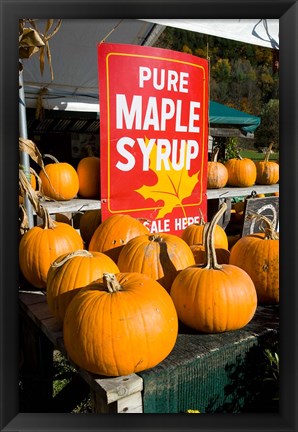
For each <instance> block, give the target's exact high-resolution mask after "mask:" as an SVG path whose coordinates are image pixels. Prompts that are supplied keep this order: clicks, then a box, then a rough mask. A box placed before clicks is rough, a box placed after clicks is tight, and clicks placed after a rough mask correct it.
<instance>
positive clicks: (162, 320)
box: [63, 273, 178, 376]
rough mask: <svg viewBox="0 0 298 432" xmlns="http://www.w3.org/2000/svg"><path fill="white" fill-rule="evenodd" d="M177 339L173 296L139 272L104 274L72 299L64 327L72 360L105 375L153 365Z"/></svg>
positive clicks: (86, 368) (66, 345)
mask: <svg viewBox="0 0 298 432" xmlns="http://www.w3.org/2000/svg"><path fill="white" fill-rule="evenodd" d="M177 335H178V319H177V313H176V310H175V307H174V304H173V302H172V300H171V297H170V296H169V294H168V293H167V292H166V290H165V289H164V288H163V287H162V286H161V285H160V284H159V283H158V282H156V281H155V280H153V279H151V278H149V277H148V276H146V275H144V274H141V273H118V274H116V275H114V274H104V276H103V278H100V279H99V280H97V281H95V282H93V283H92V284H90V285H89V286H87V287H86V288H83V289H82V290H81V291H80V292H79V293H78V294H77V295H76V296H75V297H74V299H73V300H72V302H71V303H70V305H69V306H68V308H67V311H66V314H65V318H64V324H63V338H64V344H65V348H66V350H67V353H68V355H69V357H70V358H71V359H72V361H73V362H74V363H75V364H76V365H77V366H79V367H81V368H83V369H85V370H87V371H89V372H92V373H94V374H99V375H106V376H125V375H129V374H132V373H137V372H140V371H143V370H146V369H149V368H152V367H154V366H156V365H157V364H158V363H160V362H161V361H162V360H164V359H165V358H166V357H167V356H168V355H169V353H170V352H171V351H172V349H173V347H174V345H175V342H176V339H177Z"/></svg>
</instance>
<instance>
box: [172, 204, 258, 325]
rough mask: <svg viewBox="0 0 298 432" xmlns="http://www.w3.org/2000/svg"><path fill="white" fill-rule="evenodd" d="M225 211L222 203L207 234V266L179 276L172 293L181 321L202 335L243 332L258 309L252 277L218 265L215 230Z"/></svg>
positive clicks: (192, 269)
mask: <svg viewBox="0 0 298 432" xmlns="http://www.w3.org/2000/svg"><path fill="white" fill-rule="evenodd" d="M226 208H227V205H226V203H223V204H222V206H221V208H220V209H219V211H218V212H217V213H216V215H215V216H214V217H213V218H212V220H211V222H210V223H209V224H208V227H207V229H206V230H205V238H204V243H205V245H206V255H207V260H206V263H205V264H204V265H195V266H190V267H188V268H186V269H184V270H182V271H181V272H179V274H178V275H177V276H176V278H175V279H174V282H173V284H172V287H171V291H170V295H171V297H172V299H173V302H174V304H175V307H176V310H177V313H178V318H179V319H180V320H181V321H182V322H183V323H184V324H186V325H187V326H189V327H191V328H194V329H196V330H198V331H200V332H203V333H220V332H225V331H230V330H236V329H240V328H242V327H244V326H245V325H246V324H248V322H249V321H250V320H251V319H252V318H253V316H254V314H255V311H256V308H257V294H256V289H255V287H254V284H253V281H252V280H251V278H250V276H249V275H248V274H247V273H246V272H245V271H244V270H242V269H241V268H239V267H237V266H234V265H231V264H222V265H219V264H218V262H217V258H216V253H215V248H214V229H215V226H216V223H217V221H218V220H219V219H220V217H221V215H222V214H223V213H224V211H225V210H226Z"/></svg>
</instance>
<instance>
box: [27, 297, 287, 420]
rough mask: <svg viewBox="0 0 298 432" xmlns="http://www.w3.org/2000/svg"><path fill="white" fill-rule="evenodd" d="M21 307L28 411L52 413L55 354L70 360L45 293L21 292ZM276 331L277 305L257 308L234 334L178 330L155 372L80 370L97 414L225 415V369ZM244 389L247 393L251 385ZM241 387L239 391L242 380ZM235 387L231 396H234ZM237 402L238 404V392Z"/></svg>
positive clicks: (227, 382)
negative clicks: (194, 411) (28, 378)
mask: <svg viewBox="0 0 298 432" xmlns="http://www.w3.org/2000/svg"><path fill="white" fill-rule="evenodd" d="M19 304H20V315H21V328H22V334H23V335H24V334H25V337H24V336H23V339H22V341H21V342H22V352H23V356H24V358H25V360H26V358H27V357H29V360H30V361H29V362H28V361H27V364H28V363H30V366H31V369H32V370H31V371H29V374H30V373H31V375H30V376H31V377H34V380H35V382H36V385H35V386H34V388H32V391H31V396H32V395H33V396H32V397H34V400H33V401H32V403H31V407H30V409H33V410H34V412H44V411H45V410H46V409H48V410H50V412H51V409H53V408H51V407H52V405H51V401H50V399H51V390H52V381H51V379H52V377H51V372H52V369H51V367H52V365H51V362H52V359H53V350H54V349H56V350H57V349H58V350H60V351H61V353H62V354H63V355H65V356H66V357H67V353H66V351H65V347H64V343H63V336H62V332H61V329H60V328H59V325H58V323H57V321H56V320H55V318H54V317H53V316H52V315H51V313H50V311H49V309H48V306H47V303H46V295H45V293H44V292H42V291H20V293H19ZM278 328H279V325H278V306H273V307H261V306H259V307H258V309H257V312H256V314H255V317H254V318H253V320H252V321H251V322H250V323H249V324H248V325H247V326H246V327H245V328H243V329H240V330H237V331H234V332H226V333H223V334H219V335H203V334H199V333H197V332H194V331H191V330H190V329H187V328H183V326H182V327H181V326H180V330H179V335H178V339H177V342H176V345H175V347H174V349H173V351H172V352H171V353H170V355H169V356H168V357H167V358H166V359H165V360H164V361H163V362H161V363H160V364H159V365H157V366H156V367H155V368H152V369H149V370H147V371H144V372H142V373H138V374H131V375H128V376H125V377H116V378H108V377H103V376H95V375H93V374H91V373H89V372H87V371H85V370H82V369H80V368H77V372H78V375H79V376H80V377H81V379H82V381H83V382H84V383H85V385H86V386H87V387H88V389H90V392H91V394H92V401H93V412H96V413H142V412H144V413H177V412H178V413H179V412H184V411H185V410H186V409H193V408H196V409H200V410H201V411H202V412H209V411H210V412H223V410H224V409H225V408H224V407H225V402H224V401H226V397H227V395H226V394H224V393H226V388H232V384H231V382H230V380H231V378H230V375H229V373H227V370H226V369H227V368H228V367H232V368H234V366H235V364H236V363H237V364H238V363H239V358H240V357H241V358H242V360H243V359H246V358H247V356H248V354H249V353H251V352H252V350H253V349H255V348H256V347H261V349H262V350H263V348H264V347H263V343H264V340H269V339H270V337H272V336H273V337H274V338H275V339H276V338H277V334H278ZM242 360H241V361H242ZM231 365H232V366H231ZM256 366H257V365H255V364H254V362H252V363H250V364H249V367H248V369H249V370H250V369H251V368H252V369H253V370H252V374H253V375H256V374H257V372H256V370H255V369H254V368H255V367H256ZM27 373H28V371H27ZM219 374H224V375H225V378H224V379H225V380H226V381H225V382H220V380H221V379H222V378H220V375H219ZM234 374H235V372H234ZM261 378H262V377H261ZM227 380H228V381H227ZM169 384H170V385H169ZM242 384H243V383H242ZM30 385H31V386H32V383H31V382H30ZM244 385H245V387H246V389H247V388H248V389H249V386H248V385H247V382H245V383H244ZM237 386H238V387H239V388H241V382H240V381H239V382H237ZM237 386H236V387H235V386H234V387H235V388H233V390H231V392H232V393H231V394H230V395H229V397H232V398H234V393H233V392H237V391H238V387H237ZM214 392H215V393H214ZM221 393H222V394H223V395H222V397H223V399H221V398H220V394H221ZM248 397H249V398H250V397H251V394H248ZM216 398H217V401H216V403H215V402H214V401H215V400H216ZM236 400H237V403H238V405H239V400H240V399H239V397H238V395H237V394H236ZM211 401H213V402H212V403H211ZM193 404H195V406H193ZM238 408H239V407H238ZM54 409H55V408H54ZM230 409H232V408H230ZM234 409H235V408H234ZM239 409H241V407H240V408H239ZM26 412H27V411H26ZM30 412H32V411H30ZM54 412H55V411H54Z"/></svg>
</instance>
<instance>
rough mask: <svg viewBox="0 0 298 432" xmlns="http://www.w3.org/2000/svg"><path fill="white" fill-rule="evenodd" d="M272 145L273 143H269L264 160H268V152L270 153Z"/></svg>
mask: <svg viewBox="0 0 298 432" xmlns="http://www.w3.org/2000/svg"><path fill="white" fill-rule="evenodd" d="M272 146H273V143H271V144H270V146H269V147H268V148H267V151H266V155H265V159H264V162H268V161H269V157H270V154H271V149H272Z"/></svg>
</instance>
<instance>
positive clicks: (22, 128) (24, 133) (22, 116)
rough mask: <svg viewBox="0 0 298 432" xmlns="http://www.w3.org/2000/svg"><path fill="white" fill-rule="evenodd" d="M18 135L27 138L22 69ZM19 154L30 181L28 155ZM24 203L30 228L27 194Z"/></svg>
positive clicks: (29, 204) (31, 215)
mask: <svg viewBox="0 0 298 432" xmlns="http://www.w3.org/2000/svg"><path fill="white" fill-rule="evenodd" d="M19 136H20V137H21V138H25V139H28V132H27V117H26V104H25V92H24V83H23V71H21V72H20V74H19ZM19 155H20V164H21V166H22V170H23V171H24V173H25V175H26V177H27V178H28V180H29V181H30V158H29V155H28V154H27V153H26V152H22V151H20V152H19ZM24 205H25V209H26V213H27V217H28V225H29V228H32V227H33V226H34V220H33V210H32V205H31V202H30V200H29V198H28V196H27V195H25V196H24Z"/></svg>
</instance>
